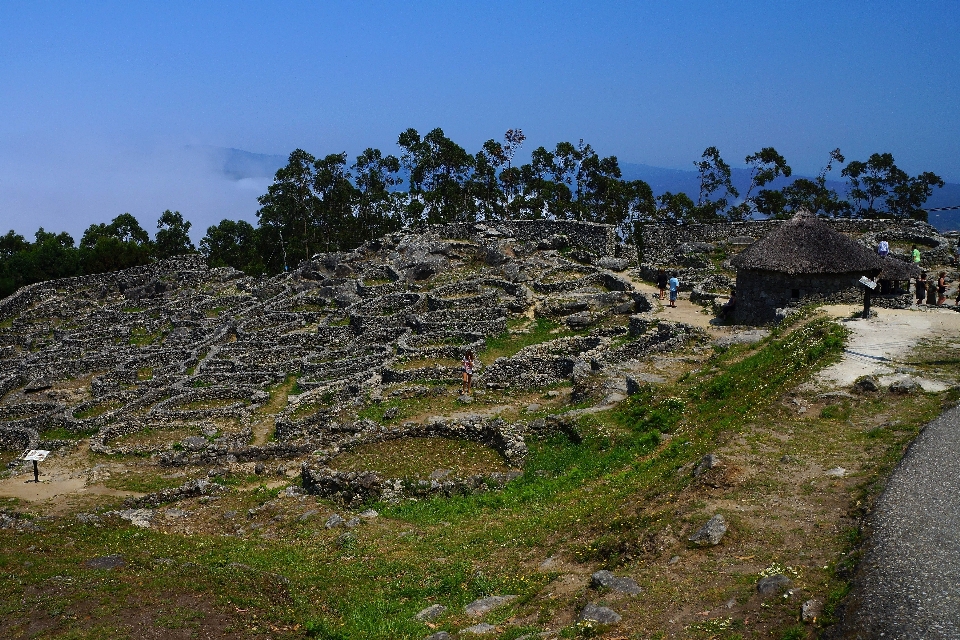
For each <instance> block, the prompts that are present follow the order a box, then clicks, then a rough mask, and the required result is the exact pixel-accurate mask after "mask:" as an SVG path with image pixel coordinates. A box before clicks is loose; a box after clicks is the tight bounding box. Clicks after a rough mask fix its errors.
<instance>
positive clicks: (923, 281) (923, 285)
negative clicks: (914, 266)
mask: <svg viewBox="0 0 960 640" xmlns="http://www.w3.org/2000/svg"><path fill="white" fill-rule="evenodd" d="M914 286H915V287H916V289H917V306H920V305H921V304H923V301H924V300H925V299H926V297H927V272H926V271H924V272H922V273H921V274H920V277H919V278H917V283H916V284H915V285H914Z"/></svg>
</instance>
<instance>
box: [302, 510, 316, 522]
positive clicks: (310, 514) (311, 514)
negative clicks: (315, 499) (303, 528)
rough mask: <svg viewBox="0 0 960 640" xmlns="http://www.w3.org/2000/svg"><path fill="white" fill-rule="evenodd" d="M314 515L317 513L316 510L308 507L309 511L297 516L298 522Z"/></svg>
mask: <svg viewBox="0 0 960 640" xmlns="http://www.w3.org/2000/svg"><path fill="white" fill-rule="evenodd" d="M315 515H317V510H316V509H310V510H309V511H305V512H303V514H302V515H301V516H300V517H299V518H297V520H299V521H300V522H306V521H307V520H309V519H310V518H312V517H313V516H315Z"/></svg>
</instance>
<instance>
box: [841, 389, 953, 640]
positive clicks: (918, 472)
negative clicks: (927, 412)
mask: <svg viewBox="0 0 960 640" xmlns="http://www.w3.org/2000/svg"><path fill="white" fill-rule="evenodd" d="M871 525H872V529H873V532H872V535H871V539H870V542H869V546H868V549H867V551H866V555H865V558H864V561H863V563H862V564H861V566H860V569H859V571H858V573H857V576H856V577H855V578H854V588H853V591H852V593H851V599H850V601H849V605H848V607H847V612H846V616H845V619H844V621H843V623H842V624H841V625H840V628H839V629H837V632H838V633H837V636H836V637H840V638H850V639H853V638H856V639H858V640H859V639H863V640H868V639H874V638H884V639H896V640H912V639H914V638H923V639H924V640H935V639H936V640H939V639H941V638H944V639H946V638H949V639H950V640H957V639H960V407H958V408H954V409H951V410H950V411H947V412H946V413H944V414H943V415H942V416H940V417H939V418H937V419H936V420H934V421H933V422H931V423H930V424H928V425H927V427H926V428H925V429H924V430H923V432H922V433H921V434H920V435H919V436H918V437H917V439H916V440H915V441H914V443H913V446H911V447H910V449H909V451H908V452H907V455H906V456H904V458H903V460H902V461H901V462H900V464H899V465H898V466H897V468H896V470H895V471H894V473H893V475H892V476H891V478H890V481H889V483H888V484H887V487H886V489H884V492H883V495H882V496H881V497H880V499H879V501H878V504H877V509H876V510H875V512H874V514H873V515H872V518H871Z"/></svg>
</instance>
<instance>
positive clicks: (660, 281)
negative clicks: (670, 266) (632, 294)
mask: <svg viewBox="0 0 960 640" xmlns="http://www.w3.org/2000/svg"><path fill="white" fill-rule="evenodd" d="M657 288H658V289H660V299H661V300H663V298H664V296H666V295H667V272H666V271H664V270H663V269H659V270H657Z"/></svg>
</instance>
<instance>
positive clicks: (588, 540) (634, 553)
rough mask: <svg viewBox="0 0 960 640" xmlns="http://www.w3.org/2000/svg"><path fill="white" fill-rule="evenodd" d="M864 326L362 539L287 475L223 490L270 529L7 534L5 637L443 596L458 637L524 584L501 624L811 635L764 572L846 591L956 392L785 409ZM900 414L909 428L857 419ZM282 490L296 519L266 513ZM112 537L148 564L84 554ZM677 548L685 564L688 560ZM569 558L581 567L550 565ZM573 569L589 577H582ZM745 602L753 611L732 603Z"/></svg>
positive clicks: (729, 360) (692, 385)
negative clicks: (880, 519)
mask: <svg viewBox="0 0 960 640" xmlns="http://www.w3.org/2000/svg"><path fill="white" fill-rule="evenodd" d="M842 338H843V336H842V330H841V329H840V328H839V327H837V326H836V325H833V324H830V323H828V322H826V321H823V320H814V321H812V322H809V323H806V324H802V325H801V326H800V327H799V328H798V329H796V330H789V329H787V330H784V331H783V335H781V336H775V337H774V338H773V339H770V340H768V341H766V342H765V343H763V344H761V345H759V346H758V347H756V348H755V349H747V348H742V347H741V348H737V349H733V350H730V351H727V352H724V353H717V354H715V355H714V356H712V357H711V358H710V359H709V360H708V361H707V362H706V363H705V366H704V367H703V368H702V369H701V370H700V371H699V372H698V373H694V374H692V375H689V376H688V377H686V378H685V379H683V380H681V381H680V382H679V383H678V384H677V385H676V386H674V387H672V388H669V389H663V388H660V389H654V388H648V389H645V390H644V391H643V392H642V393H641V394H638V395H637V396H634V397H633V398H631V399H630V400H629V401H628V402H626V403H624V404H623V405H621V406H620V407H619V408H618V409H617V410H615V411H609V412H605V413H600V414H593V415H591V416H589V417H587V418H584V419H583V420H581V423H580V432H581V436H582V438H581V440H580V441H579V442H577V443H574V442H571V441H570V440H568V439H566V438H561V437H556V438H552V439H549V440H546V441H540V442H534V443H532V445H531V454H530V456H529V459H528V462H527V465H526V468H525V474H524V476H523V477H522V478H520V479H519V480H517V481H515V482H514V483H511V484H510V485H508V487H507V488H506V489H505V490H504V491H502V492H491V493H484V494H479V495H472V496H463V497H455V498H450V499H433V500H426V501H421V502H406V503H403V504H400V505H395V506H388V505H374V506H376V507H377V508H378V509H379V510H380V511H381V517H379V518H377V519H376V520H374V521H372V522H371V523H369V524H365V525H364V526H361V527H359V528H357V529H355V530H353V531H352V532H350V533H348V534H344V532H343V530H342V529H340V530H326V529H325V528H324V526H323V519H322V518H320V517H313V518H307V517H304V518H301V517H299V516H300V515H301V514H303V513H304V512H307V511H308V510H309V509H318V510H320V511H329V510H330V509H331V508H332V507H331V506H330V505H328V504H326V503H324V502H323V501H319V500H316V499H314V498H307V499H306V500H305V501H303V502H298V501H296V500H292V499H289V498H286V499H278V498H277V497H276V496H277V490H270V489H267V488H266V487H262V488H260V489H258V490H256V491H252V492H239V493H235V494H231V495H229V496H227V497H225V498H223V499H222V502H221V503H220V506H222V507H223V508H224V509H225V508H227V507H228V506H229V507H230V508H231V509H234V510H236V511H237V512H238V514H239V515H238V516H237V517H238V518H240V519H241V520H242V521H244V522H245V523H257V524H261V526H263V523H265V524H266V527H267V528H264V529H260V531H266V530H269V532H270V534H269V535H270V537H267V534H262V533H261V535H259V536H257V535H254V536H251V537H242V538H238V537H233V536H226V535H222V534H223V533H224V532H225V529H224V528H223V527H219V528H218V525H217V523H216V522H214V520H211V522H210V524H209V526H208V527H206V529H204V530H203V531H198V532H195V533H193V534H190V535H178V534H170V533H162V532H159V531H156V530H140V529H136V528H134V527H131V526H129V525H127V524H126V523H121V522H119V521H111V520H106V521H105V522H104V524H103V525H102V526H92V525H83V524H79V523H77V522H75V521H73V520H67V519H61V520H49V521H42V522H40V523H39V524H40V526H41V527H42V529H43V530H42V531H41V532H37V533H14V532H13V531H12V530H9V529H8V530H0V575H2V576H3V580H2V581H0V635H3V636H4V637H60V638H94V637H107V636H109V637H284V638H285V637H289V638H299V637H317V638H422V637H423V636H425V635H426V634H427V633H429V632H430V631H431V628H430V627H428V625H426V624H425V623H422V622H416V621H414V620H412V616H413V614H414V613H416V612H417V611H419V610H420V609H422V608H423V607H425V606H427V605H429V604H432V603H442V604H444V605H446V606H447V607H448V608H449V613H448V614H447V615H446V616H445V617H442V618H440V619H439V620H437V622H436V628H438V629H448V630H450V631H453V630H455V629H459V628H463V627H464V626H467V625H468V624H473V623H474V622H476V620H474V619H470V618H468V617H467V616H466V615H464V614H463V613H461V612H462V606H463V605H464V604H465V603H467V602H469V601H471V600H473V599H474V598H477V597H480V596H484V595H489V594H504V593H511V594H516V595H519V596H520V597H519V598H518V599H517V600H516V601H514V603H513V604H512V606H510V607H507V608H504V609H500V610H495V611H494V612H492V613H491V614H488V615H487V616H486V617H485V618H484V620H486V621H488V622H491V623H493V624H498V623H503V622H505V621H508V620H509V621H510V625H509V626H505V627H504V629H505V630H504V631H503V633H502V634H501V635H499V636H498V637H501V638H508V639H509V638H515V637H518V636H519V635H522V634H523V633H525V632H528V631H534V630H540V629H543V628H544V627H545V626H546V625H552V626H553V627H554V628H555V627H556V625H557V624H561V625H566V630H565V631H564V632H563V633H564V636H566V637H573V636H575V635H578V634H579V635H593V634H595V633H602V632H603V631H602V630H594V629H591V628H588V627H584V626H582V625H581V626H577V625H575V624H574V621H573V619H572V615H573V613H575V611H576V610H577V609H578V608H579V607H580V606H582V605H583V604H584V603H586V602H587V601H601V602H608V601H609V603H610V604H611V606H613V607H614V608H616V609H617V610H618V611H621V612H622V613H624V617H625V621H624V625H622V626H621V627H620V628H618V629H616V630H615V631H611V632H609V633H608V634H607V635H606V637H610V638H613V637H621V638H622V637H631V638H652V637H667V635H670V636H671V637H675V636H677V635H679V637H703V638H709V637H717V638H736V637H742V638H747V637H771V634H773V637H784V638H788V637H792V638H801V637H807V636H808V634H810V633H812V632H813V630H812V628H802V627H796V626H795V625H796V619H797V611H798V609H799V599H798V598H795V599H789V600H782V599H777V600H775V601H773V602H772V603H770V602H758V601H757V599H756V597H755V596H754V595H753V585H754V583H755V580H756V578H757V576H758V575H759V574H760V573H761V572H762V571H763V570H765V569H770V567H772V566H774V565H775V564H777V563H779V564H781V565H783V566H790V570H791V571H794V572H795V574H791V575H795V577H796V582H797V584H798V588H799V589H800V590H801V591H802V592H803V593H804V594H811V595H816V596H819V597H821V598H828V599H830V598H832V600H833V601H835V600H836V599H837V598H839V597H840V596H842V594H843V593H844V589H845V579H846V577H847V574H846V573H845V571H846V570H847V565H849V563H850V560H849V558H848V557H847V556H845V555H843V554H845V553H846V552H847V551H848V550H850V545H851V541H855V540H856V535H855V528H851V525H852V524H854V521H853V520H851V519H850V515H851V514H850V513H849V510H850V509H851V508H852V509H857V508H858V505H860V506H861V507H862V505H863V504H865V503H866V500H867V498H868V496H869V494H870V492H871V491H875V490H876V487H877V486H878V485H877V480H878V479H879V478H881V477H883V476H884V474H885V473H886V472H887V471H888V470H889V468H890V466H891V465H892V464H893V462H894V461H895V460H896V459H897V458H898V456H899V454H900V451H901V449H902V447H903V445H904V444H905V443H906V442H908V441H909V439H910V438H912V437H913V435H914V434H915V433H916V431H917V428H918V427H919V425H921V424H922V423H923V422H924V421H926V420H927V419H929V418H930V417H932V416H933V415H935V414H936V413H937V411H939V409H940V404H941V402H942V401H943V400H944V397H937V396H929V395H925V396H919V397H914V398H898V399H896V400H895V401H889V402H880V401H877V400H875V399H863V400H852V401H847V402H846V404H843V403H840V404H836V403H835V404H834V405H830V406H827V407H817V406H813V407H812V408H811V410H810V411H808V412H807V413H806V414H803V415H798V414H796V413H794V412H791V411H788V410H785V408H784V404H783V403H782V402H781V399H782V397H783V394H784V392H785V391H788V390H790V389H793V388H794V387H795V386H796V384H797V383H799V382H801V381H802V380H803V379H805V378H806V377H807V376H808V375H809V374H810V372H811V371H813V370H814V369H816V368H819V367H821V366H822V365H824V364H825V363H827V362H829V361H831V360H832V359H833V358H835V357H836V355H837V353H838V352H839V349H840V347H841V344H842ZM811 401H814V402H815V400H813V399H812V400H811ZM821 414H822V415H823V417H821ZM878 416H881V417H884V418H886V421H887V423H891V422H896V423H897V424H896V427H895V428H891V427H884V426H880V425H873V426H870V427H869V428H855V429H850V428H848V425H849V424H857V425H859V424H861V421H870V420H874V421H876V419H877V417H878ZM870 424H871V425H872V424H873V423H872V422H871V423H870ZM868 426H869V425H868ZM662 434H666V435H662ZM711 451H721V457H723V458H725V459H727V460H729V462H728V466H727V469H726V472H725V473H726V475H724V476H722V477H718V478H716V479H715V480H716V482H713V484H712V485H711V484H704V482H702V481H701V480H695V479H693V478H692V477H691V475H690V474H689V472H687V471H686V469H688V466H687V465H689V463H692V462H694V461H696V460H698V459H699V458H700V457H701V456H702V455H703V454H705V453H707V452H711ZM785 451H789V452H793V453H794V454H795V455H796V456H797V457H799V458H801V459H808V460H817V461H818V463H820V464H821V466H824V467H825V466H829V465H830V464H832V462H831V461H832V460H834V459H846V458H843V456H848V457H849V455H854V454H855V455H856V456H859V457H858V458H857V459H856V460H854V463H856V464H857V465H858V466H857V468H858V469H859V471H858V473H857V474H856V475H855V477H853V478H850V479H844V480H842V481H841V480H838V481H835V482H833V481H831V482H830V483H827V482H824V481H823V480H822V479H819V478H814V479H812V480H810V481H809V482H808V481H807V478H806V477H802V478H791V477H789V475H790V474H789V473H788V474H787V477H786V479H784V478H781V477H780V475H778V474H774V473H770V472H769V471H768V470H769V469H770V468H771V466H775V465H776V460H778V459H779V457H780V456H782V454H783V452H785ZM851 452H853V453H851ZM857 461H859V462H857ZM846 464H848V465H851V468H853V466H852V463H851V462H846ZM751 469H754V470H757V469H760V470H761V471H763V472H754V471H751ZM800 475H802V474H800ZM800 499H803V500H807V501H809V502H810V504H820V505H821V506H822V507H823V508H822V509H820V510H819V511H817V510H816V508H815V509H814V513H813V514H812V515H811V514H810V513H807V512H804V513H803V514H801V513H799V512H798V513H793V512H792V511H791V507H790V504H792V503H790V501H791V500H793V501H796V500H800ZM858 501H859V502H858ZM788 503H789V504H788ZM778 504H779V505H786V506H782V507H777V506H774V505H778ZM261 505H266V506H265V507H264V509H266V513H267V514H271V513H276V514H277V517H276V518H273V519H272V520H267V519H266V517H265V516H263V517H262V516H261V513H263V511H256V512H255V515H250V516H246V515H245V514H246V510H247V509H251V508H256V507H259V506H261ZM177 506H178V507H180V508H184V509H193V510H195V512H196V513H197V514H202V513H203V512H204V509H205V508H206V507H204V506H203V505H202V504H198V503H195V502H185V503H181V504H180V505H177ZM836 510H842V511H843V513H842V514H840V515H837V514H835V513H834V511H836ZM221 511H222V510H221ZM714 512H720V513H724V514H725V515H726V516H727V518H728V521H730V522H731V531H730V533H728V535H727V538H726V539H725V541H724V543H723V544H722V545H721V546H720V547H717V548H716V549H711V550H693V549H690V548H687V547H686V546H685V544H684V543H683V542H682V541H683V540H684V539H685V537H686V536H687V535H689V534H690V533H692V531H693V530H695V528H696V526H698V525H699V524H700V523H702V522H703V521H704V520H705V519H706V518H707V517H709V515H711V514H712V513H714ZM307 515H309V514H307ZM197 518H198V520H199V519H200V516H199V515H198V516H197ZM803 519H805V520H803ZM793 520H796V523H801V522H802V524H796V523H794V522H793ZM798 527H799V528H800V529H804V528H805V529H804V530H803V531H800V532H799V533H798ZM112 553H119V554H122V555H123V556H124V558H125V559H126V562H127V565H126V566H125V567H124V568H122V569H118V570H112V571H107V570H92V569H86V568H84V567H83V566H82V562H83V561H84V560H87V559H89V558H93V557H97V556H103V555H108V554H112ZM671 555H676V556H677V557H678V558H679V561H678V562H676V563H675V564H673V565H670V564H668V563H667V562H666V558H668V557H670V556H671ZM550 556H556V557H558V558H560V559H561V563H560V564H559V565H557V566H555V567H547V568H541V562H542V561H543V560H544V559H545V558H547V557H550ZM801 565H803V566H802V567H801ZM601 566H606V567H610V568H614V569H616V571H617V572H618V573H621V574H629V575H632V576H634V577H636V578H637V580H638V582H640V584H641V586H642V587H643V588H644V590H645V593H644V595H643V596H642V597H641V598H636V599H630V600H624V599H619V600H618V599H617V598H615V597H613V596H612V595H611V594H602V593H600V594H598V593H596V592H594V591H592V590H590V589H587V588H586V587H585V585H584V580H585V579H584V577H583V576H585V575H586V576H588V575H589V572H590V571H592V570H594V569H596V568H598V567H601ZM821 567H822V568H821ZM784 570H786V569H784ZM570 576H573V577H572V578H570V579H571V580H572V584H573V587H572V588H570V589H566V590H564V589H563V588H561V587H562V584H563V583H564V580H566V579H567V578H568V577H570ZM730 599H732V600H733V601H735V602H736V603H737V606H736V608H735V612H734V613H728V612H727V611H725V610H724V609H723V606H722V603H723V602H727V601H728V600H730ZM830 604H832V602H831V603H828V617H827V621H828V620H829V606H830ZM703 612H706V613H705V614H703ZM701 614H703V615H701ZM201 630H202V634H201ZM625 634H627V635H625Z"/></svg>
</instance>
